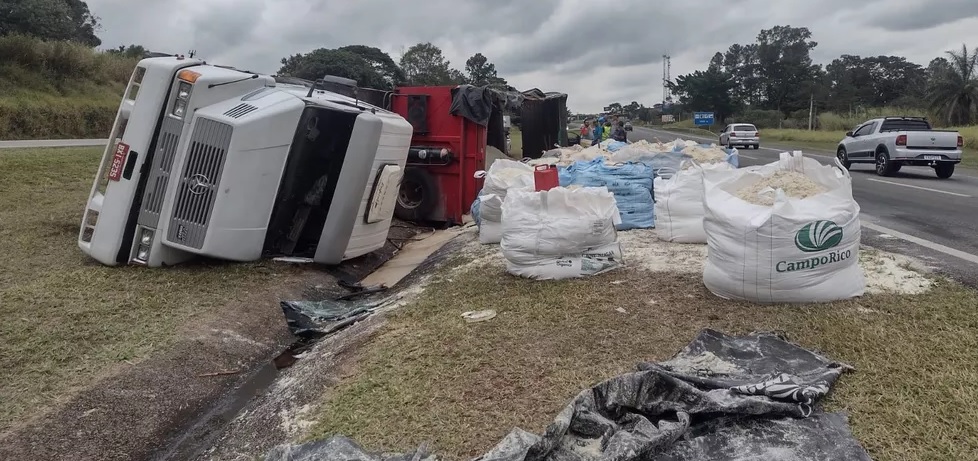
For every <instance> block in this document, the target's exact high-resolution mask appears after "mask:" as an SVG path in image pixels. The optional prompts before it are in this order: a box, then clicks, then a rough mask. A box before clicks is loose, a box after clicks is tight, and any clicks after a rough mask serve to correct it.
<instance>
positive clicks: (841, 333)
mask: <svg viewBox="0 0 978 461" xmlns="http://www.w3.org/2000/svg"><path fill="white" fill-rule="evenodd" d="M496 251H498V250H496ZM476 260H477V261H479V259H478V258H477V259H476ZM467 267H468V269H466V268H467ZM701 280H702V276H701V275H699V274H677V273H651V272H643V271H639V270H625V271H617V272H612V273H609V274H605V275H602V276H598V277H594V278H590V279H584V280H576V281H557V282H536V281H529V280H523V279H519V278H516V277H512V276H509V275H507V274H506V273H505V271H504V269H503V267H502V263H501V262H493V263H485V264H481V263H480V264H477V265H475V266H466V265H463V266H461V267H455V268H454V269H451V270H446V271H444V272H442V275H441V276H440V277H439V278H436V281H435V282H434V283H433V284H432V285H429V287H428V288H427V289H426V291H425V292H424V294H422V296H421V298H420V299H419V300H418V301H417V302H415V303H414V304H412V305H409V306H406V307H404V308H403V309H402V310H400V311H398V312H397V313H396V314H394V315H393V316H392V318H390V320H389V322H388V324H387V325H386V327H385V330H384V331H383V332H382V333H381V334H380V335H379V336H377V337H376V338H375V339H374V340H373V341H372V343H371V345H370V347H367V348H364V349H363V352H362V356H361V358H360V361H359V367H358V370H357V371H356V372H355V373H354V374H353V375H352V376H350V377H348V378H347V379H345V380H344V381H343V382H341V383H340V384H339V386H338V387H337V388H336V389H334V390H333V391H331V392H330V393H329V395H327V396H326V397H325V398H324V401H323V403H322V405H321V406H320V408H319V413H318V417H317V418H316V421H315V423H314V425H313V427H312V430H311V431H310V432H309V433H308V434H307V435H306V438H307V439H317V438H320V437H326V436H330V435H333V434H343V435H347V436H350V437H354V438H355V439H356V440H357V441H359V442H361V443H363V444H364V446H365V447H368V449H371V450H391V451H395V452H400V451H404V450H406V449H409V448H410V447H412V446H417V445H418V444H420V443H421V442H424V441H428V442H431V443H433V445H434V447H435V449H436V451H437V453H439V455H444V456H445V458H446V459H471V458H472V457H473V456H478V455H480V454H482V453H484V452H485V451H487V450H488V449H490V448H491V447H492V446H493V445H494V444H495V443H496V442H497V441H499V440H500V439H501V438H502V437H503V436H505V435H506V434H507V433H508V432H509V431H510V430H511V429H512V428H513V427H521V428H523V429H526V430H529V431H534V432H537V433H542V432H543V430H544V428H545V427H546V425H547V424H548V423H550V422H551V421H552V419H553V417H554V416H555V415H556V414H557V412H559V411H560V410H561V409H562V408H563V407H564V405H566V403H567V401H568V400H569V399H571V398H573V397H574V396H575V395H576V394H577V393H578V392H579V391H580V390H581V389H584V388H587V387H589V386H592V385H594V384H596V383H598V382H600V381H603V380H605V379H607V378H610V377H612V376H614V375H617V374H620V373H623V372H627V371H631V370H634V366H635V364H636V363H638V362H641V361H649V360H652V361H658V360H665V359H667V358H669V357H670V356H672V355H673V354H674V353H675V352H676V351H678V350H679V349H680V348H681V347H683V346H684V345H685V343H686V342H687V341H688V340H689V339H690V338H692V337H694V336H695V334H696V333H697V332H698V331H699V330H700V329H702V328H704V327H709V328H714V329H718V330H721V331H725V332H729V333H736V334H744V333H748V332H751V331H762V330H763V331H782V332H785V333H786V334H787V335H788V337H789V338H790V339H791V340H793V341H795V342H798V343H800V344H802V345H804V346H806V347H811V348H814V349H817V350H820V351H822V352H824V353H826V354H828V355H829V356H831V357H832V358H835V359H838V360H842V361H845V362H847V363H850V364H851V365H853V366H855V367H856V372H855V373H852V374H847V375H846V376H845V377H843V379H842V380H841V382H840V384H839V386H838V387H837V390H836V392H835V393H834V394H833V395H832V397H831V398H830V400H829V401H828V406H829V407H830V409H832V410H845V411H848V412H849V413H850V418H851V423H852V426H853V430H854V432H855V434H856V436H857V437H858V438H859V439H860V440H861V441H862V442H863V443H864V444H865V445H866V446H867V448H868V449H869V450H870V452H871V454H872V455H873V457H874V459H878V460H883V461H885V460H894V461H895V460H900V461H903V460H916V459H963V458H966V457H969V456H971V454H972V453H974V452H975V450H976V449H978V437H976V436H975V434H978V410H974V409H971V408H972V407H973V406H972V405H970V402H972V401H974V399H975V398H978V388H975V387H974V386H972V383H973V382H974V381H975V380H976V379H978V368H976V367H975V366H973V363H972V362H973V361H972V360H971V357H972V351H973V350H974V348H975V346H978V338H976V336H975V335H974V334H973V331H971V327H970V325H974V324H975V322H976V321H978V313H976V312H975V310H974V309H973V308H972V307H973V306H974V305H975V304H976V303H978V296H976V294H975V292H973V291H971V290H968V289H966V288H963V287H961V286H958V285H955V284H953V283H950V282H947V281H942V280H941V281H937V282H936V283H937V285H938V286H937V287H936V288H934V289H933V290H932V291H930V292H929V293H928V294H925V295H905V294H904V295H895V294H893V295H867V296H865V297H862V298H859V299H855V300H851V301H846V302H839V303H833V304H828V305H800V306H799V305H793V306H759V305H751V304H746V303H737V302H728V301H723V300H720V299H718V298H716V297H715V296H713V295H711V294H710V293H709V292H708V291H707V290H706V289H705V288H704V287H703V285H702V281H701ZM446 300H456V301H454V302H446ZM482 309H494V310H496V311H497V312H498V315H497V317H496V318H494V319H492V320H490V321H487V322H485V323H479V324H466V323H465V322H464V321H462V319H461V318H460V317H459V316H460V314H461V313H462V312H464V311H472V310H482ZM894 344H899V345H900V346H899V347H896V348H894ZM912 364H926V365H923V366H925V367H926V368H927V369H928V370H933V371H932V372H929V373H920V371H919V369H918V368H917V367H916V366H915V365H912ZM969 364H970V365H969ZM907 395H913V396H914V398H912V399H907V398H905V396H907ZM961 411H965V412H966V413H967V414H961V413H960V412H961ZM390 421H399V424H395V425H392V424H390ZM952 440H955V441H957V442H955V443H951V441H952Z"/></svg>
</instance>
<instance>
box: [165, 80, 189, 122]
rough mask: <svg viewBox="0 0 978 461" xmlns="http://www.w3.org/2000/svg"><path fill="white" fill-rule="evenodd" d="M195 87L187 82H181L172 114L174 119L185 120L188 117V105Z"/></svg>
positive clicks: (175, 96)
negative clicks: (185, 116)
mask: <svg viewBox="0 0 978 461" xmlns="http://www.w3.org/2000/svg"><path fill="white" fill-rule="evenodd" d="M192 90H193V85H191V84H190V83H187V82H180V86H178V87H177V94H176V95H174V97H173V99H174V100H173V110H172V111H171V112H170V114H172V115H173V116H174V117H177V118H183V116H184V115H187V103H188V102H189V101H190V93H191V91H192Z"/></svg>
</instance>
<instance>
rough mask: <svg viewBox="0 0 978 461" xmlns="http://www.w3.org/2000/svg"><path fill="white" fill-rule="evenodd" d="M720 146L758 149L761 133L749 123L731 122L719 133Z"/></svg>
mask: <svg viewBox="0 0 978 461" xmlns="http://www.w3.org/2000/svg"><path fill="white" fill-rule="evenodd" d="M718 144H720V145H721V146H727V147H735V146H741V147H744V148H754V149H758V148H760V147H761V133H759V132H758V131H757V127H755V126H754V125H751V124H750V123H733V124H730V125H727V127H726V128H724V129H723V132H721V133H720V142H719V143H718Z"/></svg>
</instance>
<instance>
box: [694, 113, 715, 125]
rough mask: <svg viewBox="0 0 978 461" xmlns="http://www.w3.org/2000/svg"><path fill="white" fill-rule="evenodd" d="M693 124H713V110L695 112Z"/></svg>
mask: <svg viewBox="0 0 978 461" xmlns="http://www.w3.org/2000/svg"><path fill="white" fill-rule="evenodd" d="M693 124H694V125H696V126H705V125H712V124H713V112H694V113H693Z"/></svg>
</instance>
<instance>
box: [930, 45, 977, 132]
mask: <svg viewBox="0 0 978 461" xmlns="http://www.w3.org/2000/svg"><path fill="white" fill-rule="evenodd" d="M947 55H948V57H949V59H948V61H947V65H946V67H945V66H941V67H944V68H943V70H941V71H939V72H937V75H934V80H933V81H932V82H931V87H930V91H929V92H928V99H929V100H930V106H931V110H933V111H934V113H935V114H936V115H937V116H938V117H939V118H940V119H941V120H942V121H943V122H944V123H947V124H948V125H951V126H955V125H970V124H971V121H972V119H973V117H974V116H975V114H976V113H978V80H976V74H975V66H976V65H978V52H971V53H969V52H968V47H967V46H966V45H961V52H960V53H955V52H953V51H948V52H947Z"/></svg>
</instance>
